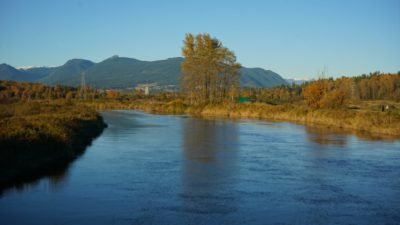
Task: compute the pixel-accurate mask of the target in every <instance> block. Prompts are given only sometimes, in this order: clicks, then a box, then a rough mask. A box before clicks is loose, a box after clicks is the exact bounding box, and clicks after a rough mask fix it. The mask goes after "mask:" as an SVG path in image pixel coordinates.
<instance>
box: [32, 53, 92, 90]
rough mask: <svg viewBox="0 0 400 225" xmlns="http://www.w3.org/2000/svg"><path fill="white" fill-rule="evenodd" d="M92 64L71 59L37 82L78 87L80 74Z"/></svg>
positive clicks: (87, 61) (82, 60)
mask: <svg viewBox="0 0 400 225" xmlns="http://www.w3.org/2000/svg"><path fill="white" fill-rule="evenodd" d="M94 64H95V63H94V62H92V61H89V60H86V59H71V60H68V61H67V62H66V63H65V64H64V65H62V66H60V67H57V68H54V70H53V71H52V72H51V73H50V74H49V75H48V76H45V77H43V78H42V79H39V80H38V81H39V82H40V83H45V84H62V85H67V86H78V85H79V84H80V80H81V74H82V73H83V72H85V71H86V70H88V69H89V68H90V67H92V66H93V65H94Z"/></svg>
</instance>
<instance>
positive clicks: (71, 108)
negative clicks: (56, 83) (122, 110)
mask: <svg viewBox="0 0 400 225" xmlns="http://www.w3.org/2000/svg"><path fill="white" fill-rule="evenodd" d="M0 107H1V110H0V112H1V115H0V126H1V130H0V146H1V151H0V191H1V190H2V189H5V188H7V187H9V186H15V185H19V184H23V183H25V182H28V181H33V180H35V179H36V178H38V177H41V176H43V175H46V174H48V173H51V172H53V171H56V170H59V169H60V168H62V167H66V166H67V165H68V164H69V163H70V162H71V161H72V160H73V159H74V158H76V157H78V156H79V155H80V154H82V153H83V151H84V149H85V148H86V146H87V145H89V144H90V143H91V141H92V139H93V138H95V137H97V136H98V135H99V134H100V133H101V132H102V130H103V129H104V127H105V126H106V124H105V123H104V122H103V119H102V118H101V117H100V115H99V114H98V113H97V112H96V111H95V110H93V109H90V108H88V107H82V106H77V105H74V104H71V103H64V102H62V101H54V102H44V101H40V102H38V101H36V102H29V103H26V102H25V103H24V102H18V103H12V104H2V105H0Z"/></svg>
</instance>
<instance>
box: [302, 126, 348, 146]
mask: <svg viewBox="0 0 400 225" xmlns="http://www.w3.org/2000/svg"><path fill="white" fill-rule="evenodd" d="M304 129H305V131H306V135H307V139H308V141H310V142H313V143H317V144H319V145H330V146H338V147H342V148H343V147H346V145H347V135H346V134H344V133H343V131H342V132H338V131H334V130H329V129H326V128H320V127H309V126H305V127H304Z"/></svg>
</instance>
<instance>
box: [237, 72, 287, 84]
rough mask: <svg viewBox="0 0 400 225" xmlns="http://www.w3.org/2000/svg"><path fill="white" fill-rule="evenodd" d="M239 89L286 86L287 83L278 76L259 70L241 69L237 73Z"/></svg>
mask: <svg viewBox="0 0 400 225" xmlns="http://www.w3.org/2000/svg"><path fill="white" fill-rule="evenodd" d="M239 74H240V75H239V83H240V86H241V87H258V88H260V87H274V86H279V85H286V84H287V82H286V81H285V79H283V78H282V77H281V76H279V74H277V73H275V72H273V71H271V70H264V69H261V68H245V67H243V68H241V69H240V72H239Z"/></svg>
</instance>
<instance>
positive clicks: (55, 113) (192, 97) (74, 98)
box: [0, 34, 400, 187]
mask: <svg viewBox="0 0 400 225" xmlns="http://www.w3.org/2000/svg"><path fill="white" fill-rule="evenodd" d="M184 43H185V45H184V47H183V49H182V51H183V55H184V57H185V59H184V62H183V63H182V72H183V74H182V84H183V86H182V91H181V92H179V93H178V92H177V93H174V92H172V93H171V92H160V93H151V94H150V95H145V94H144V93H143V92H141V91H128V92H127V91H117V90H97V89H93V88H80V87H78V88H73V87H65V86H52V87H48V86H44V85H41V84H31V83H17V82H12V81H0V127H1V130H0V149H1V150H0V167H1V168H0V187H5V186H7V185H9V184H15V183H18V182H22V181H25V180H29V179H34V178H35V177H37V176H39V175H43V174H45V173H49V172H51V171H54V170H55V169H56V168H59V167H63V166H65V165H67V164H68V162H70V161H71V160H72V159H73V158H75V157H77V156H78V155H79V154H81V153H82V151H83V150H84V148H85V147H86V146H87V145H88V144H89V143H90V141H91V139H92V138H94V137H96V136H97V135H99V134H100V133H101V131H102V129H103V128H104V127H105V124H104V122H103V120H102V118H101V117H100V116H99V114H98V113H97V112H96V110H106V109H138V110H144V111H147V112H151V113H164V114H191V115H196V116H205V117H227V118H252V119H266V120H280V121H292V122H298V123H302V124H310V125H322V126H325V127H332V128H344V129H349V130H355V131H362V132H365V133H370V134H374V135H390V136H393V137H395V138H398V137H399V136H400V103H399V102H400V73H397V74H383V73H379V72H375V73H371V74H369V75H365V74H364V75H361V76H356V77H351V78H349V77H341V78H337V79H333V78H321V79H318V80H315V81H310V82H307V83H304V84H302V85H290V86H289V85H288V86H280V87H275V88H240V87H239V86H238V70H239V68H240V64H238V63H237V62H236V57H235V55H234V53H233V52H232V51H230V50H229V49H227V48H226V47H224V46H223V45H222V43H221V42H220V41H219V40H217V39H215V38H211V37H210V36H209V35H208V34H199V35H196V36H193V35H191V34H188V35H187V36H186V39H185V42H184ZM242 100H245V101H242ZM239 102H242V103H239ZM243 102H245V103H243Z"/></svg>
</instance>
